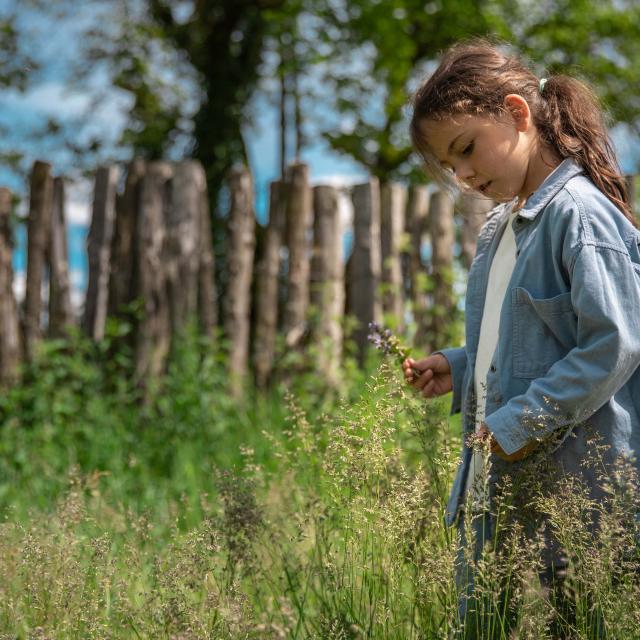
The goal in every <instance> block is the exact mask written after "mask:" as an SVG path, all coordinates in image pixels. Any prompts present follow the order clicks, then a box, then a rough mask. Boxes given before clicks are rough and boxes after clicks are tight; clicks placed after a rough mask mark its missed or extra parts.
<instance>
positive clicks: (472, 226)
mask: <svg viewBox="0 0 640 640" xmlns="http://www.w3.org/2000/svg"><path fill="white" fill-rule="evenodd" d="M493 206H494V203H493V200H489V199H487V198H483V197H481V196H479V195H476V194H462V195H461V196H460V198H459V199H458V202H457V204H456V209H457V211H458V213H459V214H460V217H461V218H462V229H461V231H460V247H461V252H462V261H463V263H464V266H465V267H466V268H467V270H469V267H470V266H471V263H472V262H473V258H474V257H475V255H476V244H477V242H478V234H479V233H480V229H481V228H482V225H483V224H484V223H485V220H486V219H487V213H488V212H489V211H491V209H492V208H493Z"/></svg>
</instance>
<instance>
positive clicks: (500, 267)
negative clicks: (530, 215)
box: [466, 203, 518, 502]
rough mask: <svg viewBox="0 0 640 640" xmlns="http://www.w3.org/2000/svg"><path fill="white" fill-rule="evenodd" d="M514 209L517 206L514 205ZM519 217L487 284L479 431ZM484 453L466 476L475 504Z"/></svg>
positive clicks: (478, 377) (478, 378) (478, 370)
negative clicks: (515, 228)
mask: <svg viewBox="0 0 640 640" xmlns="http://www.w3.org/2000/svg"><path fill="white" fill-rule="evenodd" d="M511 206H512V207H513V206H515V203H514V204H513V205H511ZM517 215H518V211H517V210H512V211H511V212H510V213H509V220H508V221H507V225H506V227H505V229H504V233H503V234H502V238H500V243H499V244H498V248H497V249H496V253H495V255H494V256H493V260H492V262H491V267H490V269H489V280H488V282H487V295H486V298H485V301H484V310H483V312H482V323H481V325H480V339H479V342H478V353H477V356H476V367H475V374H474V375H475V378H474V382H475V391H476V398H477V409H476V430H478V429H479V428H480V425H481V424H482V422H483V421H484V418H485V407H486V388H487V374H488V373H489V368H490V367H491V363H492V361H493V357H494V354H495V351H496V347H497V346H498V335H499V330H500V311H501V310H502V304H503V302H504V297H505V294H506V292H507V286H508V285H509V280H511V274H512V273H513V267H514V266H515V263H516V251H517V249H516V237H515V234H514V232H513V221H514V219H515V217H516V216H517ZM482 458H483V457H482V452H480V451H477V450H474V452H473V458H472V460H471V466H470V468H469V474H468V475H467V485H466V491H467V494H468V493H469V491H470V490H472V489H473V491H472V494H471V498H472V501H473V502H476V501H479V500H482V499H483V498H484V497H485V496H484V495H483V490H482V484H483V478H484V475H485V474H483V472H482V468H483V459H482Z"/></svg>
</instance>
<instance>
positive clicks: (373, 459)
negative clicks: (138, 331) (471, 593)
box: [0, 337, 640, 640]
mask: <svg viewBox="0 0 640 640" xmlns="http://www.w3.org/2000/svg"><path fill="white" fill-rule="evenodd" d="M111 347H112V345H111V344H109V343H108V341H107V342H106V343H105V344H102V345H98V346H97V347H96V346H94V345H90V344H88V343H87V342H85V341H84V340H82V339H81V338H78V337H76V338H74V339H73V340H72V341H70V342H66V343H64V342H57V343H47V344H45V345H44V350H43V353H42V354H41V356H40V357H39V358H38V359H37V361H36V363H34V365H33V366H32V367H31V369H30V370H29V371H28V372H26V373H25V382H24V384H22V385H20V386H19V387H16V388H14V389H12V390H8V391H7V392H6V393H4V394H3V396H2V399H1V400H0V411H1V412H2V426H1V427H0V436H1V437H0V513H1V514H2V518H3V524H2V525H0V527H1V531H0V638H25V639H26V638H56V639H58V638H61V639H62V638H64V639H66V638H70V639H71V638H73V639H75V638H167V639H169V638H175V639H177V638H180V639H183V638H184V639H186V638H220V639H222V638H225V639H226V638H260V639H262V638H292V639H293V638H296V639H310V638H318V639H321V638H322V639H324V638H335V639H351V638H375V639H381V640H382V639H384V640H386V639H390V640H393V639H398V640H400V639H427V638H443V637H454V636H455V637H461V638H463V637H465V633H466V632H467V631H468V629H467V631H465V629H464V628H461V626H460V621H459V620H458V614H457V611H458V601H459V597H460V593H459V589H458V587H457V586H456V584H455V581H454V579H453V576H454V574H455V567H456V563H457V562H458V560H457V559H458V557H459V554H460V552H461V550H460V543H459V537H458V533H457V530H456V529H455V528H454V529H452V528H447V527H446V526H445V525H444V518H443V516H444V506H445V501H446V498H447V494H448V490H449V485H450V481H451V477H452V474H453V472H454V469H455V466H456V463H457V458H458V452H459V448H460V440H459V422H458V421H457V420H455V421H454V420H450V419H449V417H448V416H447V413H448V404H449V403H448V398H445V399H443V400H442V401H440V402H435V403H434V402H431V403H426V402H424V401H423V400H421V399H420V398H419V397H416V396H415V395H414V394H413V393H412V392H410V390H408V389H407V388H406V387H405V386H404V385H403V383H402V380H401V376H400V372H399V371H398V370H397V369H392V368H389V367H388V366H386V365H385V366H382V367H381V368H378V367H377V365H376V360H375V357H374V356H372V360H371V363H370V366H369V368H368V369H367V371H365V372H358V371H357V370H356V369H355V368H354V367H351V368H350V369H349V370H348V372H349V373H348V375H346V376H345V379H346V380H348V384H346V383H345V385H344V386H343V388H341V389H340V392H339V393H335V392H332V391H331V390H329V389H326V388H321V387H320V386H319V382H318V376H317V374H315V373H314V372H313V370H312V368H311V367H310V365H309V364H308V363H306V364H305V363H304V362H298V363H294V365H292V367H291V368H292V369H295V371H296V373H295V375H291V376H290V379H288V380H285V379H282V380H281V381H280V382H279V383H278V384H276V386H275V388H274V389H273V390H272V391H271V392H270V393H268V394H262V395H261V394H257V393H256V392H255V391H253V390H252V389H250V388H248V389H247V391H246V394H245V395H243V396H242V397H241V398H239V399H235V400H234V399H232V398H231V396H230V395H229V394H228V393H227V392H226V375H225V369H224V361H223V359H221V358H220V357H219V354H217V353H216V351H215V350H214V349H212V348H211V346H210V345H207V344H206V343H203V342H201V341H199V340H196V339H189V340H186V341H185V344H184V345H183V346H182V347H181V348H180V350H179V351H178V352H177V353H176V354H175V355H174V359H173V365H172V367H171V369H170V371H169V372H168V374H167V376H166V377H165V379H163V381H162V382H161V383H159V384H158V385H157V386H156V388H154V389H150V390H149V391H148V393H147V401H146V403H141V401H140V397H139V393H138V392H137V391H136V390H135V389H134V388H132V387H131V385H130V384H129V383H128V382H127V380H128V376H127V375H126V373H127V368H128V362H127V359H126V352H125V356H123V357H122V359H121V361H120V362H119V364H117V365H116V366H114V365H113V364H109V365H107V363H108V362H109V363H112V362H113V359H112V358H109V359H108V358H107V354H108V353H109V350H110V349H111ZM620 479H623V480H624V481H619V482H617V483H612V484H611V490H610V496H611V499H610V500H609V501H608V503H607V505H597V504H593V503H592V502H590V501H589V498H588V496H585V495H584V494H583V492H581V491H580V487H579V485H575V486H572V487H571V491H569V488H568V487H562V486H560V485H558V486H557V487H556V491H555V492H552V493H550V494H544V495H543V494H539V495H537V494H536V495H534V496H533V497H532V503H531V504H532V508H534V510H536V511H537V513H538V514H542V513H544V514H546V516H547V518H548V521H549V522H550V523H551V525H550V526H553V528H554V529H555V530H556V532H557V535H558V537H560V538H561V539H562V541H563V543H564V544H565V546H566V547H567V548H568V549H569V550H570V551H571V554H572V557H574V558H576V559H578V560H579V561H578V562H575V563H574V564H573V565H572V573H571V576H570V579H569V581H568V583H567V584H568V585H569V586H570V587H571V589H572V590H573V592H574V594H575V595H574V597H573V602H574V603H575V607H574V608H575V611H574V615H573V617H572V619H571V620H567V621H566V624H565V626H564V627H563V628H564V630H565V632H566V634H567V635H566V636H565V637H577V638H591V637H599V636H598V627H601V628H605V629H606V630H607V632H608V633H609V637H613V638H633V637H634V633H636V630H637V628H638V624H639V623H640V619H639V618H640V604H638V603H640V598H639V597H638V596H640V579H639V577H638V576H639V575H640V571H639V569H640V565H639V564H638V558H637V547H636V543H635V538H634V535H635V533H636V531H635V526H636V525H635V524H634V522H633V518H632V517H631V518H630V515H631V514H635V511H636V510H637V507H638V505H637V491H636V492H635V493H634V492H633V491H632V489H633V488H634V487H636V485H635V484H634V482H635V480H634V479H633V478H632V474H631V472H630V471H629V470H625V471H624V473H623V472H622V471H621V472H620V474H619V480H620ZM507 493H508V492H507ZM567 496H575V498H574V499H573V500H569V501H568V500H567ZM510 504H511V502H510V501H509V499H508V497H505V498H504V499H503V501H502V502H501V503H500V504H498V505H497V506H496V508H497V509H500V510H501V513H503V514H504V516H505V517H504V518H503V519H502V520H501V522H502V523H503V525H502V531H501V533H500V535H499V536H498V538H496V541H495V544H494V543H493V542H490V543H489V544H488V545H487V547H486V549H485V550H484V553H483V554H482V556H481V557H480V558H479V559H478V560H477V561H476V562H474V563H472V570H473V571H474V572H475V573H476V575H477V576H478V592H479V593H481V594H482V596H483V602H484V603H485V604H486V607H485V611H489V612H493V613H492V614H491V616H485V618H484V620H485V622H486V621H487V620H488V621H489V622H487V623H486V624H485V626H484V627H483V628H484V631H483V634H484V635H483V636H482V637H496V638H505V639H506V638H508V637H517V638H550V637H552V635H551V622H552V619H553V618H554V616H555V617H556V618H557V617H558V616H557V611H556V610H555V609H554V605H553V603H552V602H550V601H549V600H548V598H547V597H546V596H545V593H544V592H543V590H541V589H540V588H539V586H537V581H536V579H535V572H536V569H537V564H536V563H537V556H536V553H535V545H536V544H537V543H538V539H537V538H536V535H535V533H534V535H533V537H531V536H527V535H525V533H526V532H525V531H524V529H523V527H522V525H521V523H520V522H519V521H518V518H512V517H508V516H509V514H510V513H511V510H510ZM593 509H596V510H598V511H600V513H601V516H602V522H603V528H602V532H601V535H600V537H599V539H598V540H597V543H596V542H594V540H593V539H592V538H591V537H590V536H589V535H588V534H587V533H586V531H587V528H588V527H587V523H588V520H589V518H590V517H591V514H592V510H593ZM594 575H596V576H597V577H598V579H597V580H596V579H594ZM505 585H508V587H509V598H508V599H507V600H508V604H505V602H506V601H505V599H504V598H502V594H503V593H504V589H505ZM483 606H484V605H483ZM507 607H510V609H507ZM507 617H510V618H511V619H512V628H511V629H508V628H507V627H506V626H504V625H502V622H503V621H504V620H505V619H506V618H507ZM491 629H492V630H493V632H494V633H493V635H490V633H489V630H491ZM455 634H457V635H455Z"/></svg>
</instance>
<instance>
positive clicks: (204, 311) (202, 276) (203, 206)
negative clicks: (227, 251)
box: [198, 180, 218, 337]
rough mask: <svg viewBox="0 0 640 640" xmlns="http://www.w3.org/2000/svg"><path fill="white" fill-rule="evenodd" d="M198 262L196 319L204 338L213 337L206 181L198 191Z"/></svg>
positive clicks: (212, 262) (214, 297)
mask: <svg viewBox="0 0 640 640" xmlns="http://www.w3.org/2000/svg"><path fill="white" fill-rule="evenodd" d="M199 252H200V261H199V264H198V317H199V319H200V329H201V331H202V333H203V334H204V335H205V336H209V337H213V335H214V330H215V327H216V325H217V324H218V311H217V304H218V302H217V291H216V277H215V275H216V274H215V257H214V254H213V233H212V231H211V211H210V209H209V194H208V193H207V183H206V180H205V182H204V184H203V186H202V189H201V191H200V249H199Z"/></svg>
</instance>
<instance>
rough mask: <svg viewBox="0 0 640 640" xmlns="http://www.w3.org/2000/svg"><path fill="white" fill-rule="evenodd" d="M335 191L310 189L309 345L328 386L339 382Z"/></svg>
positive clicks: (341, 293)
mask: <svg viewBox="0 0 640 640" xmlns="http://www.w3.org/2000/svg"><path fill="white" fill-rule="evenodd" d="M338 198H339V193H338V190H337V189H336V188H334V187H329V186H320V187H315V189H314V190H313V210H314V225H313V258H312V262H311V304H312V305H313V306H314V307H315V309H316V310H317V316H318V320H317V324H316V326H315V330H314V333H315V336H314V337H315V339H314V340H313V344H314V345H316V346H317V347H318V370H319V371H320V373H321V374H322V376H323V377H324V379H325V380H326V381H327V383H328V384H329V385H330V386H332V387H338V385H339V384H340V361H341V359H342V340H343V335H342V334H343V331H342V319H343V317H344V304H345V286H344V259H343V250H342V236H343V229H342V221H341V220H340V209H339V200H338Z"/></svg>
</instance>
